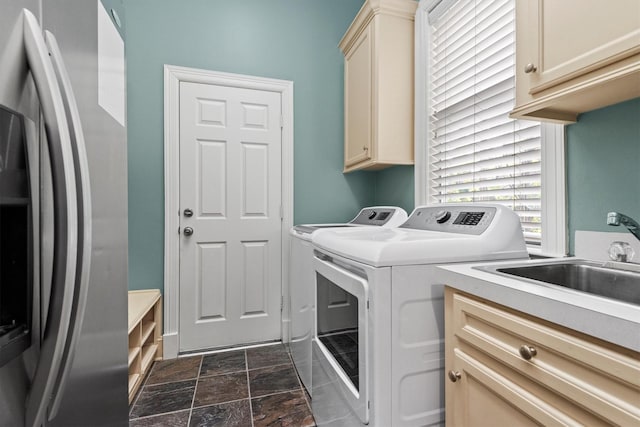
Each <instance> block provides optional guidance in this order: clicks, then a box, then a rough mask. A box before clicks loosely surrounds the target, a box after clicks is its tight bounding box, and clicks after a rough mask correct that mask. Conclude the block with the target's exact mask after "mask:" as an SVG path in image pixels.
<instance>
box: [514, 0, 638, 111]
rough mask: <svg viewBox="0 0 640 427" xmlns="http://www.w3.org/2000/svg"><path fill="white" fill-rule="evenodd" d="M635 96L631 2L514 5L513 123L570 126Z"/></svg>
mask: <svg viewBox="0 0 640 427" xmlns="http://www.w3.org/2000/svg"><path fill="white" fill-rule="evenodd" d="M638 96H640V2H639V1H638V0H616V1H614V2H609V3H607V4H606V5H604V4H603V3H602V2H601V1H599V0H562V1H557V0H518V1H517V2H516V106H515V108H514V110H513V112H512V114H511V116H512V117H515V118H524V119H535V120H549V121H555V122H560V123H571V122H575V121H576V120H577V117H578V114H580V113H582V112H585V111H590V110H593V109H596V108H601V107H605V106H608V105H612V104H616V103H618V102H622V101H626V100H628V99H632V98H636V97H638Z"/></svg>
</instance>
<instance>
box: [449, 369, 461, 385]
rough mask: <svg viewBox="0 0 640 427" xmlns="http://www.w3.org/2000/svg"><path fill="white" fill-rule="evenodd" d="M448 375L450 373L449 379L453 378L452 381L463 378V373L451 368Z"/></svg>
mask: <svg viewBox="0 0 640 427" xmlns="http://www.w3.org/2000/svg"><path fill="white" fill-rule="evenodd" d="M447 375H449V379H450V380H451V382H452V383H455V382H456V381H458V380H459V379H460V378H462V375H460V372H459V371H453V370H451V371H449V373H448V374H447Z"/></svg>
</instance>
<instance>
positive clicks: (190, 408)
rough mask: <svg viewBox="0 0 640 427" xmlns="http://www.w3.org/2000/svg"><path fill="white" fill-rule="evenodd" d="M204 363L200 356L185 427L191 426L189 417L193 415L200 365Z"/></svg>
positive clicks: (202, 357)
mask: <svg viewBox="0 0 640 427" xmlns="http://www.w3.org/2000/svg"><path fill="white" fill-rule="evenodd" d="M203 363H204V356H200V366H198V375H197V376H196V386H195V387H194V388H193V397H192V398H191V406H190V407H189V418H188V419H187V427H189V425H190V424H191V415H193V403H194V402H195V400H196V393H197V392H198V383H199V382H200V371H201V370H202V364H203Z"/></svg>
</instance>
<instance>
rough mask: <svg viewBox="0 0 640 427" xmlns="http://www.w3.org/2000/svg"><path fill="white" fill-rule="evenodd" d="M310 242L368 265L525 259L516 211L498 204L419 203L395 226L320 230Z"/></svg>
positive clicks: (524, 247)
mask: <svg viewBox="0 0 640 427" xmlns="http://www.w3.org/2000/svg"><path fill="white" fill-rule="evenodd" d="M443 218H446V219H445V220H444V221H442V220H443ZM312 242H313V244H314V246H315V247H316V248H318V249H321V250H324V251H327V252H330V253H333V254H337V255H340V256H342V257H344V258H347V259H351V260H355V261H359V262H362V263H364V264H368V265H372V266H374V267H385V266H395V265H414V264H443V263H455V262H472V261H485V260H502V259H515V258H527V257H528V253H527V249H526V245H525V242H524V237H523V234H522V227H521V225H520V220H519V218H518V216H517V214H515V213H514V212H513V211H511V210H510V209H508V208H505V207H503V206H500V205H439V206H432V207H426V206H422V207H418V208H416V209H415V210H414V211H413V213H412V214H411V216H410V217H409V219H408V220H407V221H406V222H405V224H403V225H402V226H401V227H399V228H387V229H380V228H371V227H366V228H357V229H355V228H354V229H349V230H346V229H345V230H325V231H323V232H322V233H318V234H314V235H313V237H312Z"/></svg>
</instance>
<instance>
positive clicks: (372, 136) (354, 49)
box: [339, 0, 418, 172]
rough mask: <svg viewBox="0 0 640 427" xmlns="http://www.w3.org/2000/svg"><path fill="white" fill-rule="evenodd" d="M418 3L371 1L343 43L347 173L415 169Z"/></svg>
mask: <svg viewBox="0 0 640 427" xmlns="http://www.w3.org/2000/svg"><path fill="white" fill-rule="evenodd" d="M417 5H418V3H417V2H416V1H414V0H367V1H366V2H365V3H364V4H363V5H362V8H361V9H360V12H358V15H357V16H356V17H355V19H354V20H353V22H352V23H351V26H350V27H349V29H348V30H347V32H346V33H345V35H344V37H343V38H342V40H341V41H340V44H339V47H340V50H342V53H343V54H344V104H345V105H344V120H345V123H344V130H345V131H344V172H351V171H355V170H361V169H364V170H377V169H383V168H386V167H390V166H394V165H412V164H413V92H414V86H413V68H414V66H413V56H414V48H413V41H414V28H413V27H414V25H413V23H414V17H415V11H416V7H417Z"/></svg>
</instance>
